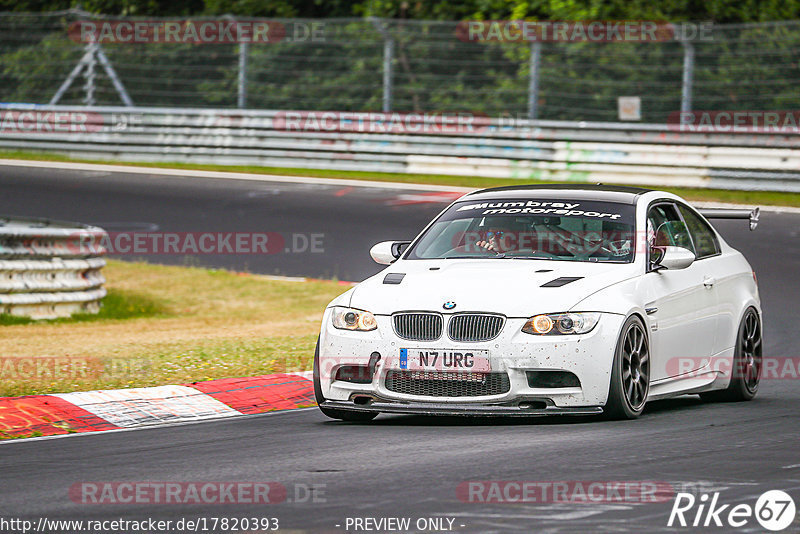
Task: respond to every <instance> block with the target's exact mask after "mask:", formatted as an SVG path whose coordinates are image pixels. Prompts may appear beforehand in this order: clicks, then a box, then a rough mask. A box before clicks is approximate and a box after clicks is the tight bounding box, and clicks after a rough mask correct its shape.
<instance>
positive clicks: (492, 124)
mask: <svg viewBox="0 0 800 534" xmlns="http://www.w3.org/2000/svg"><path fill="white" fill-rule="evenodd" d="M71 112H72V113H71ZM309 113H313V114H314V116H315V117H316V118H319V119H323V118H324V117H325V116H324V114H323V113H322V112H309ZM292 114H294V115H292ZM292 116H294V117H297V116H302V117H304V120H302V121H300V123H301V125H300V126H299V127H296V124H297V121H295V122H294V123H292V121H290V120H288V119H287V117H292ZM341 116H342V114H341V113H330V114H329V115H327V117H335V119H334V120H333V121H329V122H327V123H326V122H324V121H323V120H320V121H319V122H315V121H309V120H306V119H307V115H304V112H287V111H256V110H208V109H167V108H122V107H103V108H100V107H96V108H83V109H80V108H70V107H63V106H28V105H20V104H5V105H0V119H2V120H0V150H3V149H5V150H28V151H46V152H56V153H61V154H66V155H68V156H73V157H80V158H92V159H103V160H117V161H127V162H133V161H145V162H184V163H215V164H224V165H259V166H265V167H295V168H308V169H337V170H357V171H373V172H378V171H382V172H400V173H423V174H448V175H465V176H467V175H470V176H486V177H496V178H518V179H521V180H525V179H541V180H558V181H579V182H611V183H633V184H650V185H655V186H687V187H712V188H721V189H761V190H774V191H800V135H798V134H796V133H774V132H760V131H757V132H754V131H747V132H740V133H737V132H731V133H713V134H712V133H698V132H695V131H679V130H677V129H676V126H674V125H671V126H668V125H655V124H635V123H591V122H585V123H583V122H582V123H572V122H553V121H527V120H513V121H512V120H510V119H490V118H482V117H472V116H470V117H468V120H467V123H466V124H464V123H459V122H458V117H456V120H455V121H454V122H452V123H448V124H447V127H443V128H441V130H444V131H441V132H440V131H433V132H431V131H428V132H427V133H420V132H422V131H424V130H425V124H424V119H420V120H418V121H416V122H415V121H413V120H412V121H407V120H406V119H407V117H408V116H404V117H405V118H404V119H402V120H401V122H403V121H405V122H403V125H402V127H400V128H391V127H390V126H389V125H391V124H392V123H393V120H396V118H397V117H398V116H397V115H392V114H381V113H364V114H354V113H351V114H350V115H349V117H350V118H351V119H350V121H349V122H348V121H342V120H341ZM353 117H355V119H353ZM462 117H463V116H462ZM331 124H333V125H334V126H333V127H331ZM454 124H456V125H455V126H454ZM315 125H318V126H315ZM434 130H435V128H434Z"/></svg>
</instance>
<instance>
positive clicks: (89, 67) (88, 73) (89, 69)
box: [83, 43, 97, 106]
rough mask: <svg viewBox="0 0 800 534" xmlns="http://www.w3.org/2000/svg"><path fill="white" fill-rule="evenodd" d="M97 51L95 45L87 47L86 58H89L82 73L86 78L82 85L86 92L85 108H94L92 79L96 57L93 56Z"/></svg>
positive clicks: (90, 44) (94, 74) (91, 44)
mask: <svg viewBox="0 0 800 534" xmlns="http://www.w3.org/2000/svg"><path fill="white" fill-rule="evenodd" d="M96 49H97V44H96V43H89V44H88V45H87V50H88V52H89V53H88V54H87V57H88V58H89V59H88V61H87V62H86V70H85V71H84V73H83V75H84V77H85V78H86V83H84V84H83V89H84V90H85V91H86V96H85V97H84V99H83V103H84V104H86V105H87V106H94V102H95V100H94V88H95V86H94V78H95V76H96V73H95V66H97V57H96V55H95V53H96Z"/></svg>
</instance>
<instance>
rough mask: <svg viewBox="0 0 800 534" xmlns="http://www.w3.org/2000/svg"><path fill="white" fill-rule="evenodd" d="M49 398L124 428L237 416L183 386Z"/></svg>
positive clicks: (79, 393)
mask: <svg viewBox="0 0 800 534" xmlns="http://www.w3.org/2000/svg"><path fill="white" fill-rule="evenodd" d="M53 396H54V397H59V398H61V399H64V400H65V401H67V402H70V403H72V404H74V405H76V406H78V407H80V408H83V409H84V410H86V411H88V412H90V413H93V414H94V415H96V416H97V417H100V418H102V419H105V420H106V421H108V422H109V423H111V424H114V425H117V426H121V427H124V428H132V427H139V426H146V425H161V424H164V423H175V422H182V421H196V420H201V419H216V418H219V417H232V416H235V415H241V413H240V412H238V411H237V410H234V409H233V408H231V407H229V406H227V405H225V404H223V403H221V402H220V401H218V400H216V399H215V398H213V397H211V396H209V395H206V394H205V393H202V392H200V391H198V390H196V389H194V388H190V387H187V386H157V387H150V388H132V389H109V390H101V391H79V392H75V393H57V394H54V395H53Z"/></svg>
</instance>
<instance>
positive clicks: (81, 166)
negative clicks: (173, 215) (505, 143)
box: [0, 159, 475, 193]
mask: <svg viewBox="0 0 800 534" xmlns="http://www.w3.org/2000/svg"><path fill="white" fill-rule="evenodd" d="M0 165H7V166H11V167H33V168H40V169H64V170H74V171H87V172H106V173H109V172H116V173H129V174H154V175H158V176H179V177H187V176H193V177H197V178H217V179H223V180H251V181H255V182H285V183H293V184H310V185H327V186H341V187H371V188H377V189H403V190H412V191H456V192H463V193H469V192H470V191H475V188H474V187H472V188H470V187H455V186H449V185H431V184H408V183H401V182H376V181H373V180H350V179H346V178H314V177H310V176H283V175H277V174H250V173H244V172H219V171H198V170H193V169H169V168H161V167H136V166H133V165H100V164H95V163H70V162H65V161H30V160H22V159H0Z"/></svg>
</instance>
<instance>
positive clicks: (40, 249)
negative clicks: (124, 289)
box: [0, 217, 107, 319]
mask: <svg viewBox="0 0 800 534" xmlns="http://www.w3.org/2000/svg"><path fill="white" fill-rule="evenodd" d="M106 236H107V234H106V232H105V231H104V230H102V229H101V228H97V227H93V226H86V225H80V224H76V223H65V222H54V221H48V220H45V219H31V218H3V217H0V314H11V315H17V316H26V317H31V318H34V319H52V318H56V317H66V316H69V315H72V314H73V313H78V312H81V313H96V312H98V311H99V309H100V300H101V299H102V298H103V297H104V296H105V295H106V290H105V289H104V288H103V287H102V285H103V283H104V282H105V278H104V277H103V275H102V274H101V272H100V269H102V268H103V267H104V266H105V264H106V262H105V260H104V259H103V258H102V257H100V256H102V255H103V254H105V252H106V250H105V248H104V247H103V245H102V242H103V240H104V239H105V237H106Z"/></svg>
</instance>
